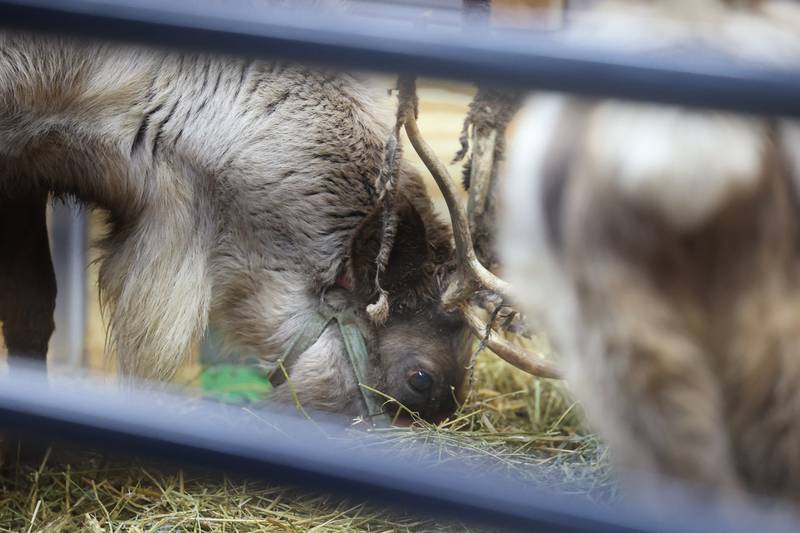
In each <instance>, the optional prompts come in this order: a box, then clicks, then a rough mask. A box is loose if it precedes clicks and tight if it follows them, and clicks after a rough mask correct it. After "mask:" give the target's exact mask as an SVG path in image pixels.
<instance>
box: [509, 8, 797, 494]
mask: <svg viewBox="0 0 800 533" xmlns="http://www.w3.org/2000/svg"><path fill="white" fill-rule="evenodd" d="M676 4H679V3H677V2H651V3H644V4H642V3H639V4H638V5H637V4H635V3H626V4H624V6H625V7H626V8H628V7H630V6H635V9H636V10H637V14H638V15H642V16H647V18H648V20H647V23H643V22H642V21H638V22H637V21H636V19H635V18H631V19H626V18H625V17H626V16H629V15H631V11H630V9H629V10H628V11H627V12H621V11H617V12H616V14H617V18H614V19H605V18H603V17H600V16H597V13H591V14H590V15H588V16H587V18H586V19H581V18H580V17H576V18H575V19H574V24H575V25H574V27H572V28H570V29H569V31H568V32H567V35H565V38H568V39H580V38H582V36H585V35H586V33H585V32H586V30H587V28H594V29H595V30H597V31H598V32H599V35H600V36H601V37H603V36H604V37H608V38H609V39H612V37H613V35H614V34H616V35H618V37H619V38H620V39H623V43H624V44H627V45H631V46H641V47H642V53H668V51H669V49H670V47H675V46H681V45H683V44H685V43H687V42H692V43H696V44H704V45H707V46H710V47H713V48H716V49H717V50H718V51H720V52H723V53H728V54H730V55H732V56H733V57H736V58H743V59H745V60H751V61H759V62H762V63H765V64H771V65H773V66H775V65H779V66H787V65H793V66H794V67H795V68H796V67H797V66H798V65H800V33H798V30H800V25H798V22H800V10H798V8H797V6H796V5H792V4H791V3H787V2H756V3H747V4H748V5H747V6H745V7H743V8H731V7H729V6H724V5H723V4H722V3H721V2H720V3H718V2H699V1H698V2H693V6H692V8H691V9H692V10H693V11H687V12H683V15H684V16H685V17H687V20H684V21H676V20H670V19H669V17H668V16H667V15H668V14H669V13H670V12H672V13H673V14H675V13H681V12H680V11H678V10H676V9H675V8H676ZM750 4H752V5H750ZM619 5H620V3H615V5H614V6H611V8H610V11H613V10H614V9H615V8H617V9H618V8H619ZM598 9H600V8H598ZM603 9H605V7H604V8H603ZM687 9H688V8H687ZM593 35H597V34H593ZM639 36H641V38H640V37H639ZM645 37H647V38H645ZM799 143H800V128H798V126H797V125H796V124H795V123H792V122H788V121H781V120H777V119H767V118H761V117H753V116H737V115H732V114H728V113H722V112H712V111H701V110H694V109H684V108H680V107H671V106H655V105H644V104H634V103H627V102H619V101H608V100H600V101H596V100H594V101H592V100H580V99H574V98H568V97H563V96H557V95H535V96H533V97H532V98H531V99H530V100H529V102H528V103H527V105H526V107H525V109H524V111H523V114H522V116H521V119H520V122H519V128H518V130H517V133H516V136H515V139H514V146H513V150H512V152H513V155H512V156H511V158H510V159H511V160H510V170H509V173H508V178H509V180H508V183H507V184H506V185H507V190H506V194H505V205H504V209H505V211H504V214H505V215H506V216H505V218H504V221H503V231H502V241H503V243H504V254H503V258H504V260H505V261H506V263H507V266H508V268H509V271H508V275H509V276H510V277H511V279H512V280H513V281H515V282H516V283H517V284H518V288H519V289H520V294H519V299H518V301H520V302H521V303H524V304H526V305H527V308H528V310H529V311H530V316H531V317H532V318H534V319H543V320H544V324H546V325H547V326H548V327H549V328H550V332H551V333H552V335H553V336H554V339H555V341H556V343H557V345H558V347H559V349H560V351H561V352H562V355H563V358H564V365H565V371H566V375H567V378H568V379H569V380H570V382H571V385H572V387H573V389H574V391H575V393H576V395H577V396H578V397H579V398H580V399H581V400H582V401H583V405H584V407H585V408H586V411H587V413H588V415H589V417H590V419H591V420H592V421H593V422H594V424H595V426H596V427H597V428H598V430H599V431H600V432H601V433H602V434H603V435H604V436H605V437H606V438H607V440H608V442H609V444H610V448H611V452H612V454H613V456H614V458H615V459H616V462H617V464H618V465H619V466H620V468H621V471H622V472H623V473H624V474H625V475H626V477H627V478H628V479H629V480H633V479H639V478H637V476H642V475H643V476H644V477H645V478H647V477H651V478H652V477H655V478H656V479H659V480H664V479H668V478H679V479H682V480H685V481H689V482H692V483H695V484H698V485H699V486H700V487H703V488H704V489H706V490H708V491H709V492H710V493H714V494H717V495H732V494H733V495H740V496H741V495H748V494H750V493H755V494H759V495H764V496H779V497H783V498H787V499H789V500H791V501H793V502H795V503H798V502H800V352H798V348H797V346H798V341H800V207H799V206H800V203H798V199H800V196H799V194H800V190H798V184H800V182H798V178H800V144H799ZM796 352H797V353H796Z"/></svg>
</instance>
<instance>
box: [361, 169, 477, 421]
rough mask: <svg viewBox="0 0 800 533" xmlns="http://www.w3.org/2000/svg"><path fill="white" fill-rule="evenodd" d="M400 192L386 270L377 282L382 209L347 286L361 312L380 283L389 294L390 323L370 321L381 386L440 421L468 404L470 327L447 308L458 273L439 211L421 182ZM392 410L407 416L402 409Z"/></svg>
mask: <svg viewBox="0 0 800 533" xmlns="http://www.w3.org/2000/svg"><path fill="white" fill-rule="evenodd" d="M406 174H407V173H406ZM398 185H399V186H400V192H399V193H398V195H397V196H396V204H395V205H394V206H393V210H394V216H395V219H396V224H395V226H394V231H393V241H394V242H393V246H392V249H391V252H390V254H389V257H388V261H387V264H386V268H385V269H384V270H383V271H382V272H381V273H380V275H379V276H377V278H376V274H377V268H378V267H377V265H376V262H375V258H376V256H377V255H378V253H379V250H380V248H381V236H382V223H381V219H382V212H381V210H376V211H375V212H374V213H372V214H371V215H370V216H368V217H367V218H366V219H365V220H364V221H363V222H362V224H361V225H360V227H359V228H358V230H357V231H356V234H355V236H354V238H353V243H352V247H351V255H350V259H349V265H348V273H347V279H348V280H349V282H348V284H350V285H351V287H352V294H353V298H354V300H355V301H356V303H357V307H358V308H359V309H362V310H366V309H367V307H369V304H370V303H371V302H374V301H375V300H376V299H377V298H378V292H379V291H378V288H377V286H376V283H375V280H376V279H377V280H378V286H380V287H381V288H382V290H384V291H386V293H387V294H388V295H389V300H388V302H389V303H388V305H389V310H388V314H387V317H386V319H385V321H382V322H381V323H380V324H378V323H376V321H375V320H371V319H367V322H368V325H367V326H366V329H367V330H368V331H369V333H368V341H369V344H370V352H371V354H373V355H372V358H371V359H372V360H374V361H375V364H374V365H373V367H374V368H375V369H376V372H375V375H374V382H375V383H376V384H377V385H378V388H380V390H381V391H382V392H383V393H384V394H386V395H387V396H389V397H391V398H394V399H395V400H397V402H399V403H400V404H402V406H403V407H405V408H407V409H408V410H410V411H412V412H416V413H418V414H419V415H420V416H421V417H422V418H425V419H428V420H437V419H440V418H443V417H446V416H447V415H449V414H451V413H452V412H453V411H454V410H455V409H456V407H457V404H458V403H459V402H460V401H461V400H462V399H463V396H464V385H465V376H466V366H467V364H468V362H469V359H468V351H469V348H468V346H467V345H466V342H465V341H466V335H465V333H466V329H465V327H464V322H463V320H461V317H460V316H459V315H458V313H454V312H450V311H447V310H445V309H444V308H443V307H442V306H441V297H442V292H443V290H444V288H445V282H446V281H447V279H449V277H450V276H451V275H452V272H453V264H452V257H453V250H452V246H451V244H450V234H449V231H448V230H447V228H446V227H445V225H444V224H442V223H441V222H440V221H439V220H437V219H436V217H435V216H434V215H433V213H432V212H431V209H430V202H429V200H428V198H427V196H426V195H425V193H424V191H423V189H422V187H421V182H420V181H419V179H418V178H417V176H408V177H407V178H406V179H401V181H400V183H399V184H398ZM387 407H388V410H389V411H395V410H396V409H402V408H401V407H400V406H399V405H396V404H394V403H389V404H387ZM390 414H396V413H395V412H392V413H390ZM400 414H401V415H402V414H403V413H400Z"/></svg>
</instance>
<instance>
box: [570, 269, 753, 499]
mask: <svg viewBox="0 0 800 533" xmlns="http://www.w3.org/2000/svg"><path fill="white" fill-rule="evenodd" d="M606 266H607V265H605V264H604V261H603V260H597V261H593V262H592V263H591V264H587V265H585V269H583V273H582V275H579V276H577V277H576V278H575V279H574V288H575V294H576V307H577V310H576V314H577V315H578V316H579V317H580V318H579V319H577V320H576V321H575V322H574V323H573V324H572V325H571V326H572V327H573V328H574V329H573V335H576V336H577V337H575V339H577V340H574V341H573V342H574V344H572V345H571V346H570V348H569V352H570V354H569V355H570V356H571V357H569V359H570V363H571V366H572V368H571V369H570V371H569V372H568V374H569V377H570V378H571V379H572V385H573V386H574V387H575V390H576V393H577V394H578V396H580V397H581V398H582V399H583V400H585V406H586V409H587V411H588V412H589V414H590V415H591V416H590V418H591V419H592V420H594V422H595V423H596V424H598V429H599V430H600V431H601V433H603V435H604V437H605V438H607V440H608V441H609V445H610V449H611V453H612V454H613V455H614V459H615V463H616V464H617V466H618V467H619V468H620V470H621V472H622V474H623V477H624V478H625V479H626V480H627V481H628V484H629V488H632V489H633V490H631V495H632V496H634V497H638V498H642V497H643V496H644V499H645V501H647V497H648V495H649V494H654V495H656V497H659V496H658V495H657V494H655V493H649V492H648V491H646V490H645V491H642V490H639V487H640V484H644V486H647V485H650V484H652V483H654V482H655V483H658V484H661V485H662V487H663V482H665V481H666V482H668V481H670V480H683V481H687V482H689V483H690V484H691V485H695V486H696V487H697V488H702V489H703V490H704V491H707V492H706V494H709V495H711V496H712V497H713V498H714V499H716V498H717V497H723V496H727V497H731V496H733V497H738V496H741V495H742V487H741V480H740V479H739V476H738V473H737V471H736V467H735V464H734V460H733V457H732V450H731V448H730V435H729V428H728V427H727V424H726V422H725V419H726V413H725V409H726V407H725V402H724V398H723V391H722V390H720V382H719V379H718V376H716V375H715V374H716V372H717V369H715V368H714V367H713V361H714V357H713V356H712V355H711V354H709V353H707V350H706V348H705V347H704V346H703V342H702V340H701V339H699V338H698V337H697V335H696V334H695V331H696V330H695V328H693V320H694V319H695V318H696V316H695V312H696V310H695V309H692V308H691V306H684V305H682V303H681V302H678V301H676V300H674V299H671V298H670V297H669V296H668V295H665V294H663V293H662V292H661V291H660V290H659V288H658V287H654V286H653V285H651V284H650V283H649V280H646V279H643V277H642V276H641V274H640V273H637V272H634V271H631V270H629V269H626V268H625V267H624V266H621V265H619V264H615V265H613V266H610V267H608V268H605V267H606ZM568 342H569V341H568ZM652 503H659V502H652Z"/></svg>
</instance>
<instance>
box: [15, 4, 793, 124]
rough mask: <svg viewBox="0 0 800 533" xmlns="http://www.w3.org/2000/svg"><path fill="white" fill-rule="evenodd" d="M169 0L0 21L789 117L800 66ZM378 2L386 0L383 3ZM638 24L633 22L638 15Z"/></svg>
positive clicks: (35, 7)
mask: <svg viewBox="0 0 800 533" xmlns="http://www.w3.org/2000/svg"><path fill="white" fill-rule="evenodd" d="M246 4H247V5H245V3H236V2H224V3H220V2H216V3H210V2H203V1H199V0H195V1H191V2H189V1H187V0H180V1H174V2H170V3H165V2H162V1H156V0H120V1H117V2H109V1H89V0H0V21H2V22H0V24H2V25H3V26H7V27H20V28H28V29H33V30H40V31H57V32H65V33H70V34H77V35H84V36H92V37H98V38H103V39H113V40H122V41H130V42H137V43H145V44H152V45H161V46H170V47H182V48H193V49H206V50H213V51H216V52H224V53H232V54H240V55H242V54H243V55H248V56H262V57H282V58H289V59H294V60H299V61H311V62H317V63H336V64H340V65H344V66H347V67H357V68H360V69H376V70H380V71H391V72H413V73H418V74H421V75H429V76H436V77H441V78H454V79H461V80H469V81H483V82H489V83H505V84H509V85H517V86H522V87H527V88H531V89H545V90H558V91H565V92H568V93H574V94H579V95H598V96H607V97H618V98H630V99H636V100H645V101H653V102H662V103H673V104H682V105H687V106H700V107H711V108H716V109H727V110H737V111H742V112H753V113H760V114H765V115H786V116H792V117H800V97H798V95H799V94H800V72H799V71H782V70H772V69H768V68H762V67H759V66H757V65H748V64H745V63H741V62H738V61H735V60H733V59H732V58H725V57H722V56H720V55H719V54H715V53H713V52H710V51H708V50H702V49H691V48H687V49H682V50H681V51H675V54H674V55H671V56H670V57H663V56H662V55H659V57H651V56H649V55H636V54H632V53H629V52H625V51H621V50H614V49H609V48H603V47H598V46H592V43H588V42H587V43H585V44H583V45H566V44H564V43H559V42H556V40H554V39H553V38H552V37H548V36H547V35H544V34H534V33H530V34H528V33H525V34H522V33H520V32H518V31H499V30H495V31H492V32H489V31H486V30H485V29H484V30H476V31H460V29H459V30H458V31H457V30H456V29H455V28H454V29H453V31H446V30H444V29H443V28H442V26H437V27H436V28H435V29H433V28H431V27H428V26H424V25H422V26H420V25H414V24H413V23H412V22H409V23H408V24H403V23H398V22H397V21H389V20H387V19H388V18H389V17H383V18H380V17H375V16H359V14H358V12H357V11H351V12H349V13H348V15H347V16H346V17H345V16H334V15H333V14H331V13H320V12H318V11H315V10H313V9H310V8H308V7H306V8H301V7H299V6H298V7H296V8H295V9H291V10H287V9H278V8H275V7H268V5H265V7H264V8H263V9H258V10H254V9H253V7H252V4H250V3H246ZM389 8H390V6H387V9H389ZM643 23H644V22H643Z"/></svg>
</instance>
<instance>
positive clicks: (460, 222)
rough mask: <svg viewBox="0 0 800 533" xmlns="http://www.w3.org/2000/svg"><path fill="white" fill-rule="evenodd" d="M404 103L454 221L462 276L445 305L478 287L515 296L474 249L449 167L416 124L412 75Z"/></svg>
mask: <svg viewBox="0 0 800 533" xmlns="http://www.w3.org/2000/svg"><path fill="white" fill-rule="evenodd" d="M399 89H400V102H401V105H406V106H409V108H407V109H405V110H404V120H405V130H406V134H407V135H408V140H409V141H411V145H412V146H413V147H414V150H416V152H417V154H419V157H420V159H422V162H423V163H424V164H425V166H426V167H427V168H428V170H429V171H430V173H431V175H432V176H433V179H434V180H435V181H436V184H437V185H438V186H439V189H440V190H441V191H442V195H443V196H444V201H445V203H446V204H447V210H448V211H449V212H450V219H451V220H452V222H453V239H454V240H455V246H456V258H457V259H458V264H459V269H460V271H461V274H462V275H461V276H458V277H457V281H456V283H453V284H451V285H450V287H448V288H447V290H446V291H445V293H444V295H443V296H442V303H443V304H444V305H445V307H446V308H453V307H455V306H457V305H458V304H459V303H461V302H463V301H465V300H466V299H468V298H469V297H470V296H471V295H472V294H474V292H475V291H476V290H477V289H478V288H485V289H489V290H491V291H493V292H496V293H497V294H499V295H500V296H502V297H503V298H506V299H508V300H513V298H512V296H511V286H510V285H509V284H508V283H507V282H505V281H503V280H502V279H500V278H498V277H497V276H495V275H494V274H492V273H491V272H489V271H488V270H487V269H486V268H485V267H484V266H483V265H482V264H481V263H480V261H478V257H477V256H476V255H475V249H474V248H473V246H472V235H471V234H470V231H469V222H468V219H467V215H466V214H465V213H464V210H463V209H462V207H461V205H460V204H459V203H458V199H457V198H456V192H455V186H454V185H453V179H452V178H451V177H450V174H449V172H448V171H447V168H446V167H445V166H444V164H442V162H441V161H440V160H439V158H438V157H436V155H435V154H434V152H433V149H431V147H430V146H429V145H428V143H427V142H425V140H424V139H423V138H422V134H421V133H420V131H419V126H418V125H417V110H416V108H415V102H416V98H415V95H416V82H415V81H414V80H413V79H403V78H401V80H400V83H399Z"/></svg>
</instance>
